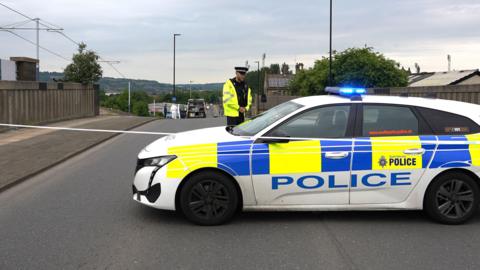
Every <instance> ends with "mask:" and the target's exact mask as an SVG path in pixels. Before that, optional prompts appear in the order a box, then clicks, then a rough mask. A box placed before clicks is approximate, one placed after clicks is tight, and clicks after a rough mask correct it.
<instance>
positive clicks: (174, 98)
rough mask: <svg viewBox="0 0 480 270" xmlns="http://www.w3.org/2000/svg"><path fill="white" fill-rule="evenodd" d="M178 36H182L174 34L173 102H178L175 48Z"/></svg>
mask: <svg viewBox="0 0 480 270" xmlns="http://www.w3.org/2000/svg"><path fill="white" fill-rule="evenodd" d="M177 36H181V34H173V97H172V102H176V101H177V97H176V96H175V49H176V48H175V47H176V38H177Z"/></svg>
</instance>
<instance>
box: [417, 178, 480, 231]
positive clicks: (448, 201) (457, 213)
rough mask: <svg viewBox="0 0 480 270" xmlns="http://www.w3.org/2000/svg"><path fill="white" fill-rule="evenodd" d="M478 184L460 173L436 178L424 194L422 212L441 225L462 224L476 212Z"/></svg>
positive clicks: (478, 193) (479, 198)
mask: <svg viewBox="0 0 480 270" xmlns="http://www.w3.org/2000/svg"><path fill="white" fill-rule="evenodd" d="M479 196H480V191H479V188H478V184H477V183H476V182H475V180H474V179H472V177H470V176H469V175H467V174H464V173H461V172H449V173H445V174H443V175H441V176H439V177H438V178H436V179H435V180H434V181H433V182H432V183H431V184H430V186H429V187H428V189H427V191H426V194H425V201H424V210H425V212H426V213H427V215H428V216H429V217H430V218H432V219H433V220H435V221H437V222H440V223H443V224H451V225H456V224H462V223H464V222H466V221H467V220H469V219H470V218H472V216H473V215H474V214H475V213H476V212H477V210H478V204H479V200H480V197H479Z"/></svg>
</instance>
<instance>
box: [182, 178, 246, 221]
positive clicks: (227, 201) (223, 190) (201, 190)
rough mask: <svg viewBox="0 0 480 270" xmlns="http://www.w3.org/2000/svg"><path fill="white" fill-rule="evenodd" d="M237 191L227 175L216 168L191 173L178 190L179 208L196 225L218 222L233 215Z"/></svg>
mask: <svg viewBox="0 0 480 270" xmlns="http://www.w3.org/2000/svg"><path fill="white" fill-rule="evenodd" d="M238 198H239V195H238V192H237V189H236V187H235V185H234V183H233V182H232V180H231V179H230V178H228V177H227V176H225V175H223V174H220V173H216V172H201V173H198V174H195V175H193V176H192V177H190V178H189V179H188V180H187V182H186V183H185V185H184V186H183V187H182V189H181V191H180V199H179V203H180V210H181V212H182V213H183V215H184V216H185V217H186V218H187V219H188V220H189V221H191V222H193V223H195V224H198V225H205V226H212V225H220V224H223V223H225V222H227V221H229V220H231V219H232V217H233V216H234V214H235V213H236V211H237V209H238V202H239V199H238Z"/></svg>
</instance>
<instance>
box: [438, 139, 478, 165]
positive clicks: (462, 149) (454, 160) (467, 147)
mask: <svg viewBox="0 0 480 270" xmlns="http://www.w3.org/2000/svg"><path fill="white" fill-rule="evenodd" d="M438 140H439V144H438V147H437V151H436V152H435V156H434V157H433V160H432V163H431V165H430V168H458V167H469V166H480V144H478V142H480V134H473V135H466V136H463V135H460V136H451V135H442V136H438ZM442 142H446V143H442ZM447 142H448V143H447ZM455 142H458V144H457V143H455Z"/></svg>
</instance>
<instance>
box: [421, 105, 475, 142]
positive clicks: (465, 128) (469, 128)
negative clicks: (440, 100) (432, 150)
mask: <svg viewBox="0 0 480 270" xmlns="http://www.w3.org/2000/svg"><path fill="white" fill-rule="evenodd" d="M417 109H418V111H419V112H420V113H421V114H422V116H423V118H425V120H426V121H427V123H428V124H429V125H430V126H431V127H432V129H433V132H434V134H436V135H452V134H457V135H461V134H470V133H478V132H480V127H479V125H478V124H477V123H475V122H474V121H472V120H471V119H470V118H468V117H465V116H461V115H458V114H454V113H449V112H444V111H439V110H434V109H427V108H422V107H417Z"/></svg>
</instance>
